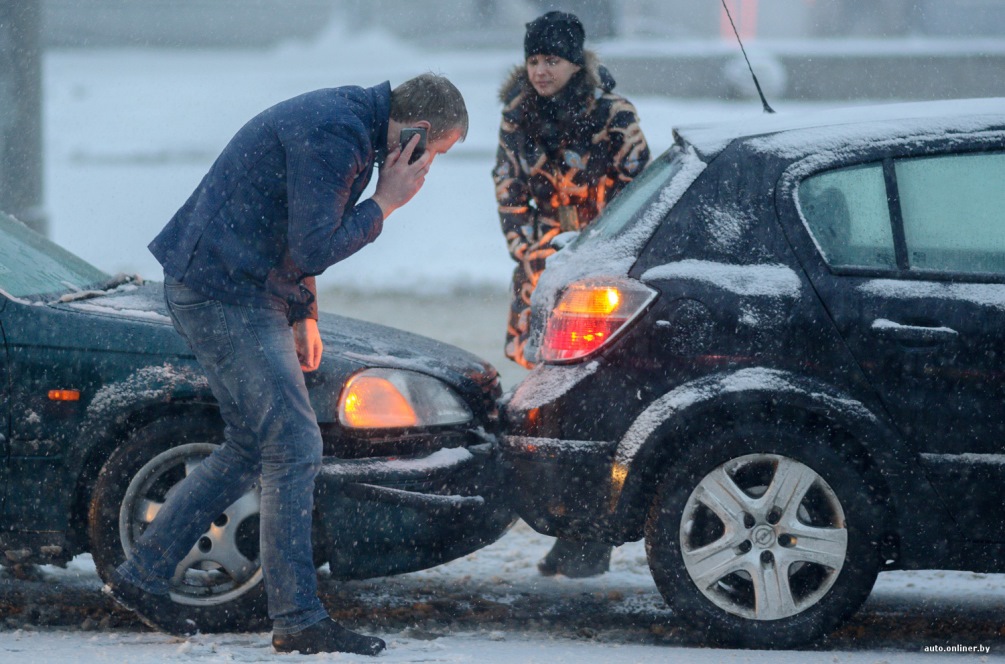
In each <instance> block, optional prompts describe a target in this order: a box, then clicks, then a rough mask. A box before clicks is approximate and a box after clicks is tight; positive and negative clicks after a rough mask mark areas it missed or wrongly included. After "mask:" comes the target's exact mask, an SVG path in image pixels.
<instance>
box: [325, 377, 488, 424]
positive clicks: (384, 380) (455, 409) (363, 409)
mask: <svg viewBox="0 0 1005 664" xmlns="http://www.w3.org/2000/svg"><path fill="white" fill-rule="evenodd" d="M338 417H339V421H340V422H342V424H343V425H344V426H346V427H349V428H351V429H392V428H395V429H397V428H405V427H426V426H442V425H448V424H463V423H464V422H468V421H469V420H471V417H472V416H471V411H470V410H469V409H468V407H467V406H466V405H465V404H464V402H463V401H461V399H460V397H458V396H457V394H456V393H454V391H453V390H452V389H450V387H449V386H447V385H446V384H444V383H443V382H441V381H439V380H437V379H435V378H433V377H431V376H426V375H424V374H420V373H415V372H414V371H401V370H398V369H367V370H365V371H361V372H360V373H358V374H356V375H355V376H353V377H352V378H350V379H349V381H348V382H347V383H346V384H345V387H344V388H343V390H342V396H341V397H340V398H339V407H338Z"/></svg>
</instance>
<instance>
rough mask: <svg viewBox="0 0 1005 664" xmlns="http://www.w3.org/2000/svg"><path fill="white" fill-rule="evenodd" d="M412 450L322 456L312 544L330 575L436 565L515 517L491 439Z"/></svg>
mask: <svg viewBox="0 0 1005 664" xmlns="http://www.w3.org/2000/svg"><path fill="white" fill-rule="evenodd" d="M464 443H465V444H464V445H460V446H457V447H443V448H440V449H436V450H435V451H422V452H417V453H414V454H409V455H400V454H399V455H397V456H387V457H366V458H358V459H338V458H334V457H325V458H324V460H323V464H322V468H321V472H320V473H319V474H318V477H317V479H316V481H315V486H316V490H315V511H316V515H317V516H316V519H315V549H316V550H317V551H319V552H321V553H322V554H323V555H324V559H325V560H327V561H328V563H329V566H330V569H331V573H332V576H334V577H336V578H344V579H359V578H369V577H374V576H385V575H388V574H398V573H402V572H410V571H415V570H419V569H425V568H428V567H433V566H435V565H439V564H441V563H444V562H447V561H450V560H453V559H455V558H459V557H461V556H464V555H466V554H468V553H470V552H472V551H475V550H477V549H479V548H481V547H483V546H485V545H487V544H490V543H492V542H494V541H495V540H497V539H499V537H501V536H502V535H503V533H505V532H506V530H507V529H508V528H509V526H510V525H511V524H512V523H513V520H514V518H515V517H514V513H513V510H512V508H511V507H510V505H509V500H508V496H506V495H505V492H504V486H505V485H504V482H503V475H502V462H501V457H500V452H499V445H498V441H497V439H496V437H495V436H494V435H492V434H488V433H485V432H484V431H481V430H479V431H469V432H466V433H465V440H464Z"/></svg>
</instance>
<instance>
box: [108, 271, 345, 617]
mask: <svg viewBox="0 0 1005 664" xmlns="http://www.w3.org/2000/svg"><path fill="white" fill-rule="evenodd" d="M164 291H165V299H166V300H167V304H168V310H169V311H170V312H171V319H172V321H173V322H174V326H175V328H176V329H177V330H178V331H179V332H180V333H181V335H182V336H183V337H185V340H186V341H187V342H188V344H189V346H190V347H191V348H192V350H193V351H194V352H195V356H196V358H197V359H198V360H199V363H200V364H201V365H202V368H203V370H204V371H205V372H206V375H207V377H208V378H209V386H210V389H212V391H213V395H214V396H215V397H216V399H217V401H219V403H220V414H221V415H222V416H223V420H224V422H225V423H226V430H225V442H224V444H223V445H221V446H220V447H219V448H218V449H217V450H216V451H215V452H213V454H212V455H210V456H209V457H208V458H206V460H205V461H203V462H202V464H200V465H199V466H198V467H197V468H196V469H195V470H194V471H192V472H191V473H189V474H188V476H187V477H186V478H185V479H184V480H183V482H182V484H181V485H180V486H179V487H178V489H177V490H175V491H173V492H172V493H171V496H170V497H169V498H168V500H167V501H166V502H165V503H164V505H163V506H162V507H161V509H160V511H159V512H158V514H157V517H156V518H155V519H154V520H153V522H152V523H151V524H150V526H149V527H148V528H147V529H146V531H145V532H144V533H143V535H142V536H141V537H140V538H139V540H138V541H137V543H136V550H135V551H134V552H133V555H132V557H131V558H130V559H129V560H127V561H126V562H125V563H123V564H122V565H121V566H120V567H119V568H118V570H117V574H118V575H119V576H120V577H121V578H122V579H124V580H125V581H127V582H129V583H132V584H134V585H136V586H139V587H140V588H142V589H144V590H145V591H147V592H151V593H155V594H165V593H167V592H168V590H169V583H170V579H171V577H172V575H173V574H174V570H175V567H176V566H177V565H178V563H179V562H180V561H181V560H182V558H184V557H185V555H186V554H187V553H188V552H189V550H191V548H192V547H193V546H194V545H195V543H196V542H197V541H198V540H199V537H200V536H201V535H202V534H203V533H204V532H205V531H206V530H207V529H208V527H209V525H210V523H211V522H212V521H213V519H215V518H216V517H217V516H219V515H220V514H222V513H223V511H224V510H225V509H226V508H227V507H228V506H229V505H230V504H231V503H232V502H234V501H235V500H237V499H238V498H240V497H241V495H243V494H244V493H245V492H247V491H248V490H249V489H250V488H251V487H252V485H253V484H254V483H255V482H256V481H259V480H260V482H261V488H262V502H261V517H260V518H261V561H262V571H263V573H264V576H265V589H266V593H267V594H268V601H269V616H270V617H271V618H272V620H273V631H274V632H275V633H277V634H289V633H292V632H297V631H300V630H301V629H303V628H305V627H309V626H310V625H313V624H314V623H316V622H318V621H320V620H322V619H324V618H326V617H327V616H328V613H327V611H325V609H324V607H323V606H322V605H321V602H320V600H319V599H318V596H317V576H316V574H317V572H316V570H315V567H314V559H313V555H312V549H311V515H312V511H313V505H314V478H315V476H316V475H317V473H318V470H319V469H320V467H321V432H320V430H319V429H318V424H317V418H316V416H315V414H314V411H313V410H312V409H311V405H310V400H309V397H308V394H307V387H306V385H305V384H304V375H303V372H302V370H301V369H300V362H299V361H298V359H297V353H296V347H295V345H294V341H293V333H292V331H291V330H290V326H289V324H288V322H287V320H286V316H285V315H284V313H283V312H281V311H275V310H271V309H264V308H257V307H245V306H238V305H230V304H225V303H223V302H220V301H217V300H213V299H209V298H206V297H204V296H202V295H199V294H198V293H196V292H195V291H192V290H191V289H189V288H187V287H186V286H184V285H182V284H180V283H178V282H177V281H176V280H174V279H171V278H170V277H165V284H164Z"/></svg>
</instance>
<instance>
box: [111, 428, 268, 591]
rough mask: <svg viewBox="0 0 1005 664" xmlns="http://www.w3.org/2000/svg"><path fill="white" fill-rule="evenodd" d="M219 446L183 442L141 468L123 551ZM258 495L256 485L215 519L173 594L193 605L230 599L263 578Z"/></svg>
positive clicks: (129, 492) (123, 525) (122, 527)
mask: <svg viewBox="0 0 1005 664" xmlns="http://www.w3.org/2000/svg"><path fill="white" fill-rule="evenodd" d="M214 449H216V445H214V444H212V443H190V444H188V445H179V446H178V447H173V448H171V449H169V450H167V451H166V452H162V453H161V454H158V455H157V456H155V457H154V458H153V459H151V460H150V461H149V462H148V463H147V464H146V465H144V466H143V467H142V468H141V469H140V470H139V472H137V473H136V475H135V476H134V477H133V480H132V481H131V482H130V483H129V486H128V487H127V488H126V494H125V496H124V497H123V499H122V507H121V509H120V510H119V537H120V539H121V541H122V547H123V551H125V552H128V551H131V550H132V548H133V546H134V542H135V540H136V539H137V538H138V537H139V536H140V535H142V534H143V531H144V530H145V529H146V527H147V525H148V524H149V523H150V522H151V521H153V519H154V517H155V516H157V512H158V511H160V507H161V505H163V504H164V501H165V500H166V499H167V496H168V495H170V494H171V493H172V492H173V491H174V490H175V489H176V488H177V487H178V485H179V484H180V482H181V480H182V479H184V477H185V476H187V475H188V474H189V472H191V470H193V469H194V468H195V467H196V466H198V465H199V464H200V463H201V462H202V460H203V459H205V458H206V457H208V456H209V455H210V454H212V452H213V450H214ZM165 488H167V491H166V493H165V491H164V489H165ZM259 496H260V494H259V491H258V490H257V488H256V489H255V490H252V491H249V492H248V493H246V494H245V495H244V496H242V497H241V498H239V499H238V500H237V501H235V502H234V503H233V504H231V505H230V507H228V508H227V509H226V510H225V511H224V512H223V514H221V515H220V516H218V517H217V518H216V519H215V520H214V521H213V523H212V525H211V526H210V527H209V529H208V530H207V531H206V532H205V534H203V536H202V537H200V538H199V541H198V542H197V543H196V544H195V546H193V547H192V550H191V551H189V553H188V555H187V556H185V558H184V559H182V561H181V562H180V563H178V567H177V568H176V569H175V574H174V577H173V578H172V580H171V585H172V591H171V599H173V600H174V601H175V602H178V603H179V604H190V605H193V606H212V605H216V604H225V603H227V602H229V601H231V600H233V599H235V598H237V597H240V596H241V595H243V594H244V593H246V592H247V591H248V590H249V589H250V588H253V587H254V586H255V585H257V584H259V583H261V581H262V567H261V562H260V561H259V559H258V548H259V542H258V538H259V528H258V512H259V503H260V498H259Z"/></svg>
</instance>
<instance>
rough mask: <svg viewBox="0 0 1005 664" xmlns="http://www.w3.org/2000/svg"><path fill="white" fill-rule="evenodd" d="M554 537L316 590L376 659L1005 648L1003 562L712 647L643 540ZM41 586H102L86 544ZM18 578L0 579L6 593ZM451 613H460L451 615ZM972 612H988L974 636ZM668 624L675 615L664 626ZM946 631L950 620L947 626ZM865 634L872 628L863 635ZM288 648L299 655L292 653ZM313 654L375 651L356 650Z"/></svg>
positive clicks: (896, 586)
mask: <svg viewBox="0 0 1005 664" xmlns="http://www.w3.org/2000/svg"><path fill="white" fill-rule="evenodd" d="M550 545H551V540H550V539H549V538H547V537H544V536H542V535H539V534H537V533H534V532H533V531H531V530H530V529H529V528H528V527H527V526H526V525H524V524H523V523H518V524H517V525H516V526H515V527H514V528H513V529H512V530H511V531H510V532H509V533H507V534H506V535H505V536H504V537H503V538H502V539H501V540H499V541H498V542H496V543H495V544H493V545H491V546H488V547H486V548H484V549H482V550H481V551H478V552H475V553H473V554H471V555H469V556H466V557H465V558H462V559H460V560H456V561H454V562H451V563H448V564H446V565H441V566H439V567H436V568H434V569H431V570H425V571H422V572H416V573H412V574H404V575H400V576H397V577H393V578H386V579H373V580H368V581H356V582H351V583H342V584H336V583H335V582H332V581H331V580H325V579H324V578H322V583H321V590H322V594H323V596H324V597H325V598H326V602H327V603H328V605H329V606H330V607H331V608H332V610H333V613H334V614H335V615H336V616H337V617H339V619H341V620H343V621H345V622H346V623H347V624H349V625H351V626H355V627H356V628H358V629H360V630H361V631H364V632H367V633H372V634H377V635H380V636H382V637H383V638H385V639H386V640H387V641H388V643H389V648H388V651H387V652H386V653H385V654H384V655H382V656H381V657H380V658H379V659H378V660H377V661H385V662H444V663H457V664H462V663H476V662H477V663H479V664H496V663H499V664H503V663H510V662H540V663H546V664H558V663H562V662H569V663H574V664H592V663H597V664H600V663H605V664H606V663H608V662H633V663H635V662H637V663H640V664H641V663H649V662H653V663H655V662H674V663H675V664H678V663H680V664H692V663H693V664H711V663H715V664H719V663H722V664H733V663H735V664H741V663H742V664H761V663H764V664H768V663H771V664H797V663H799V664H801V663H803V662H822V663H823V662H826V663H827V664H859V663H861V664H883V663H886V664H906V663H909V662H918V661H925V660H927V659H928V658H929V657H934V658H935V659H934V660H933V661H939V662H942V661H968V662H1002V661H1005V642H1003V640H1002V638H1001V636H1000V635H998V634H997V631H998V630H997V625H998V624H1000V623H999V622H998V618H997V616H999V615H1000V614H1001V610H1002V607H1003V604H1005V575H983V574H971V573H962V572H935V571H925V572H897V573H886V574H882V575H880V580H879V582H878V583H877V586H876V590H875V591H874V592H873V596H872V597H871V598H870V600H869V601H868V602H867V603H866V605H865V607H864V608H863V609H862V611H860V613H859V616H856V618H854V619H853V620H852V622H851V624H850V625H849V626H848V627H847V628H845V629H842V630H840V631H839V632H838V633H837V634H836V635H834V636H833V637H832V638H831V641H830V642H828V643H825V644H823V645H820V646H814V647H813V648H811V649H805V650H800V651H781V652H775V651H744V650H735V651H734V650H723V649H715V648H710V647H705V646H703V644H702V636H701V634H700V633H694V632H693V631H692V632H688V631H687V629H684V628H682V627H680V626H679V625H680V621H679V620H677V619H676V618H675V617H674V616H673V613H672V611H671V610H670V609H668V608H667V607H666V605H665V604H664V602H663V600H662V598H661V597H660V595H659V594H658V592H657V590H656V588H655V586H654V584H653V581H652V579H651V578H650V576H649V572H648V569H647V567H646V561H645V550H644V547H643V546H642V544H641V543H638V542H636V543H631V544H627V545H624V546H622V547H619V548H617V549H615V551H614V555H613V557H612V562H611V571H610V572H609V573H607V574H605V575H603V576H600V577H596V578H592V579H582V580H572V579H566V578H564V577H553V578H543V577H541V576H539V575H538V574H537V572H536V570H535V568H534V565H535V563H536V562H537V560H539V559H540V557H541V556H543V555H544V553H545V552H546V551H547V550H548V547H549V546H550ZM42 575H43V580H42V581H40V582H37V583H36V588H37V589H38V590H37V592H38V594H39V595H44V590H43V587H44V586H47V587H50V588H51V587H53V586H55V587H56V589H57V590H58V589H59V588H64V589H68V590H74V591H82V592H90V593H92V594H94V595H96V594H97V592H98V588H99V587H100V583H101V582H100V581H99V579H98V576H97V574H96V572H95V571H94V566H93V564H92V562H91V560H90V557H89V556H80V557H78V558H77V559H76V560H74V561H73V562H72V563H71V564H70V565H69V567H68V568H67V569H58V568H54V567H45V568H43V572H42ZM10 584H11V582H10V581H2V582H0V596H2V595H3V592H4V589H5V587H6V586H9V585H10ZM450 614H455V615H456V617H455V618H454V619H451V615H450ZM968 620H972V621H973V622H975V623H977V624H979V625H980V628H979V629H978V630H977V633H976V636H975V634H974V632H973V630H971V631H970V632H969V633H966V634H961V632H962V631H964V630H966V629H967V627H966V624H967V621H968ZM663 625H668V627H665V628H664V627H663ZM89 629H90V630H91V631H83V630H80V629H72V628H60V629H56V628H52V627H40V628H35V627H29V628H20V629H14V630H10V629H0V662H8V661H9V662H12V663H13V662H17V663H18V664H29V663H32V662H58V661H65V662H70V661H72V662H84V663H86V664H92V663H98V662H115V663H120V662H122V663H127V664H133V663H136V664H147V663H153V662H235V661H236V662H253V661H262V660H267V659H268V660H271V659H273V658H275V657H277V655H275V654H274V653H273V652H272V650H271V647H270V644H269V635H268V634H267V633H260V634H209V635H196V636H194V637H191V638H189V639H176V638H173V637H169V636H165V635H162V634H155V633H151V632H149V631H146V630H145V629H144V628H142V627H141V628H137V629H94V626H93V625H92V626H90V628H89ZM947 630H948V633H947ZM861 641H865V643H862V642H861ZM954 645H964V646H968V647H970V646H973V647H977V646H984V647H989V648H991V652H990V654H987V653H985V654H941V655H931V654H927V653H924V652H923V648H924V647H925V646H943V647H952V646H954ZM291 657H292V656H291ZM305 661H339V662H350V661H352V662H355V661H374V660H372V659H369V658H365V657H356V656H350V655H329V656H316V657H314V658H312V659H310V660H305Z"/></svg>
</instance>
